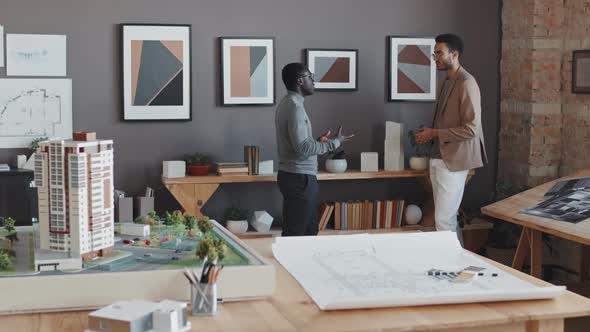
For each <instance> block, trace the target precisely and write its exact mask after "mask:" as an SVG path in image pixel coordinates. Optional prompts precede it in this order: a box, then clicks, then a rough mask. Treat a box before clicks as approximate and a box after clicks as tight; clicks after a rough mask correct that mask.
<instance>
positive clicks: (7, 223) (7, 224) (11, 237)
mask: <svg viewBox="0 0 590 332" xmlns="http://www.w3.org/2000/svg"><path fill="white" fill-rule="evenodd" d="M14 224H15V221H14V219H12V218H10V217H8V218H6V220H4V229H5V230H6V232H8V234H7V235H6V239H7V240H8V241H9V242H10V244H11V245H12V244H14V242H16V241H18V235H17V234H16V228H15V227H14Z"/></svg>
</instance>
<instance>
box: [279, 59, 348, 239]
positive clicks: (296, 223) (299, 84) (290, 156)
mask: <svg viewBox="0 0 590 332" xmlns="http://www.w3.org/2000/svg"><path fill="white" fill-rule="evenodd" d="M282 77H283V83H285V87H286V88H287V90H288V94H287V95H286V96H285V97H284V98H283V100H281V102H280V103H279V106H278V107H277V111H276V114H275V128H276V135H277V149H278V154H279V172H278V175H277V182H278V184H279V189H280V191H281V193H282V194H283V234H282V235H283V236H299V235H316V234H317V233H318V193H319V185H318V182H317V178H316V175H317V172H318V159H317V155H320V154H324V153H326V152H330V151H334V150H336V149H337V148H338V147H339V146H340V144H342V142H344V141H346V140H348V139H350V138H351V137H352V136H353V135H349V136H344V135H342V128H338V133H337V135H336V137H334V138H333V139H331V138H330V137H329V136H330V132H329V131H328V132H327V133H326V134H324V135H322V136H321V137H320V138H319V139H318V140H316V139H315V138H313V135H312V131H311V122H310V120H309V118H308V117H307V113H306V112H305V107H304V106H303V101H304V99H305V97H306V96H309V95H311V94H313V92H314V86H313V83H314V80H313V75H312V74H311V73H310V71H309V70H308V69H307V67H306V66H305V65H303V64H301V63H290V64H288V65H286V66H285V67H284V68H283V71H282Z"/></svg>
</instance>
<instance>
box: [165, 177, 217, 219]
mask: <svg viewBox="0 0 590 332" xmlns="http://www.w3.org/2000/svg"><path fill="white" fill-rule="evenodd" d="M166 188H168V190H169V191H170V193H171V194H172V196H174V198H176V200H177V201H178V203H179V204H180V206H182V209H183V210H184V212H186V213H190V214H193V215H194V216H196V217H201V216H203V214H202V213H201V208H202V207H203V205H205V203H207V201H208V200H209V198H211V196H212V195H213V194H214V193H215V191H216V190H217V188H219V183H205V184H192V183H186V184H184V183H183V184H170V185H167V186H166Z"/></svg>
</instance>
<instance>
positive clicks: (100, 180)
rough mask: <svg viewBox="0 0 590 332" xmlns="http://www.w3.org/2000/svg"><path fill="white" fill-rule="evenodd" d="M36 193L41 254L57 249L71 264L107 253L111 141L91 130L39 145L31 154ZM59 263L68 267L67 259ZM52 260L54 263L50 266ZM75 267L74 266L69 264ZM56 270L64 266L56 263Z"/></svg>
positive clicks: (111, 212)
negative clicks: (33, 163) (103, 138)
mask: <svg viewBox="0 0 590 332" xmlns="http://www.w3.org/2000/svg"><path fill="white" fill-rule="evenodd" d="M35 186H36V187H37V192H38V197H39V239H40V249H41V250H40V252H39V255H37V254H36V255H35V258H36V262H35V265H37V267H38V268H37V269H38V270H40V269H41V268H40V266H41V267H42V266H49V267H50V268H51V267H52V265H51V264H49V262H45V260H44V262H43V263H40V264H38V263H37V260H38V259H37V258H38V257H41V256H42V255H43V251H57V252H62V253H66V254H68V257H66V258H73V259H75V261H74V262H73V263H71V265H74V264H80V265H79V266H77V268H81V267H82V264H81V261H80V258H82V261H86V260H90V259H93V258H95V257H97V256H105V255H108V254H110V253H111V252H112V251H113V248H114V242H115V241H114V233H115V229H114V204H113V200H114V198H113V197H114V196H113V141H112V140H96V134H95V133H74V140H67V141H64V140H49V141H45V142H41V143H39V148H38V150H37V152H36V153H35ZM59 263H60V265H61V263H64V264H66V265H70V262H69V261H67V260H63V259H62V260H60V261H59ZM54 265H55V264H53V266H54ZM71 268H74V266H71ZM60 269H63V267H62V266H60Z"/></svg>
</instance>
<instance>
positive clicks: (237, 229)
mask: <svg viewBox="0 0 590 332" xmlns="http://www.w3.org/2000/svg"><path fill="white" fill-rule="evenodd" d="M225 225H226V226H225V227H226V228H227V230H229V231H230V232H232V233H234V234H242V233H246V231H248V220H227V221H226V224H225Z"/></svg>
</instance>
